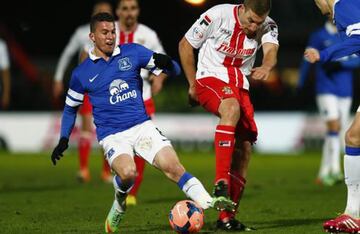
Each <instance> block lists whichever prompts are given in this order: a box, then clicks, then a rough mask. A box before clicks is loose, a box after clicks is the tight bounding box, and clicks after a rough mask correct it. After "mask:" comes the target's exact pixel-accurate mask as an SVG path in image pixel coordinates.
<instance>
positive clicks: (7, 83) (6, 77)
mask: <svg viewBox="0 0 360 234" xmlns="http://www.w3.org/2000/svg"><path fill="white" fill-rule="evenodd" d="M1 76H2V81H3V82H2V84H3V94H2V99H1V106H2V108H4V109H7V108H8V107H9V104H10V93H11V88H10V87H11V79H10V69H9V68H6V69H3V70H2V71H1Z"/></svg>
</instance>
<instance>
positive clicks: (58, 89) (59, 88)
mask: <svg viewBox="0 0 360 234" xmlns="http://www.w3.org/2000/svg"><path fill="white" fill-rule="evenodd" d="M63 92H64V85H63V83H62V81H54V84H53V95H54V98H55V99H58V98H59V97H60V95H61V94H62V93H63Z"/></svg>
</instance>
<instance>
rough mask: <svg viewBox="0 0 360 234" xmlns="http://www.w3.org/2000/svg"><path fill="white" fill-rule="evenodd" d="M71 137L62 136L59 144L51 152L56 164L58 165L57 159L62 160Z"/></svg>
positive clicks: (52, 159) (53, 161)
mask: <svg viewBox="0 0 360 234" xmlns="http://www.w3.org/2000/svg"><path fill="white" fill-rule="evenodd" d="M68 143H69V139H67V138H65V137H61V138H60V140H59V143H58V145H57V146H56V147H55V149H54V150H53V152H52V154H51V161H52V163H53V164H54V165H56V160H60V158H61V157H62V156H63V153H64V151H65V150H66V149H67V148H68V147H69V144H68Z"/></svg>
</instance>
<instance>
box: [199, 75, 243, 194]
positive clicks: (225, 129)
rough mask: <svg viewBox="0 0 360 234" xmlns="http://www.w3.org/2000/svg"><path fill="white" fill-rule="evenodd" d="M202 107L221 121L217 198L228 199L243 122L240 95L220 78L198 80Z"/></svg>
mask: <svg viewBox="0 0 360 234" xmlns="http://www.w3.org/2000/svg"><path fill="white" fill-rule="evenodd" d="M196 92H197V95H198V99H199V103H200V104H201V105H202V106H203V107H204V108H205V109H206V110H207V111H209V112H211V113H214V114H216V115H218V116H219V117H220V121H219V124H218V125H217V126H216V130H215V140H214V146H215V160H216V163H215V187H214V195H215V196H228V193H229V190H228V184H229V181H230V177H229V171H230V164H231V155H232V153H233V151H234V142H235V126H236V124H237V122H238V120H239V118H240V106H239V101H238V99H239V96H238V95H239V94H238V91H237V89H236V88H234V87H233V86H229V85H228V84H226V83H224V82H222V81H221V80H218V79H216V78H211V77H210V78H204V79H201V80H197V83H196Z"/></svg>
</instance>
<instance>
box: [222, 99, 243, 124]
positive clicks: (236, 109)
mask: <svg viewBox="0 0 360 234" xmlns="http://www.w3.org/2000/svg"><path fill="white" fill-rule="evenodd" d="M219 113H220V116H221V118H222V119H228V120H232V121H236V122H237V121H238V120H239V118H240V105H239V102H238V101H237V100H236V99H235V98H229V99H225V100H224V101H222V103H221V105H220V107H219Z"/></svg>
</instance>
